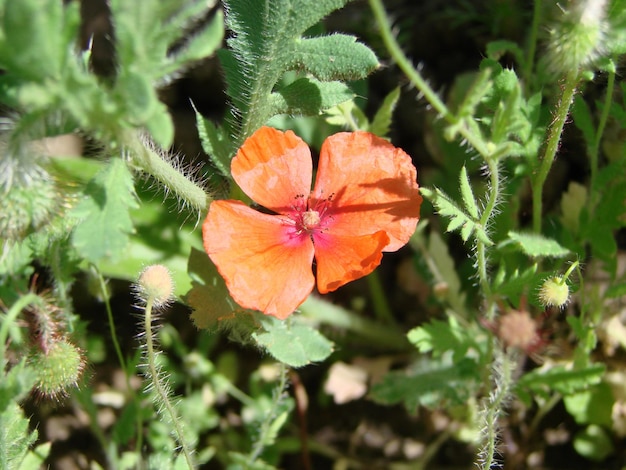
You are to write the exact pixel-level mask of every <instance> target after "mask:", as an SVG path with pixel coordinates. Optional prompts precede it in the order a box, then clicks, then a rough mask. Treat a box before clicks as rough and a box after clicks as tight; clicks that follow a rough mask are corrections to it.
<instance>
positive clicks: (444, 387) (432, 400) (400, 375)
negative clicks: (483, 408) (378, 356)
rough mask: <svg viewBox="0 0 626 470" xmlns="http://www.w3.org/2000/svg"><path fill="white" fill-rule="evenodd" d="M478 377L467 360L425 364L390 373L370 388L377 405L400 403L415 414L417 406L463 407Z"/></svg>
mask: <svg viewBox="0 0 626 470" xmlns="http://www.w3.org/2000/svg"><path fill="white" fill-rule="evenodd" d="M479 376H480V371H479V367H478V364H477V363H475V362H474V361H473V360H471V359H469V358H464V359H461V360H460V361H458V362H456V363H450V362H439V361H433V360H429V361H428V362H424V363H422V364H421V365H418V367H415V368H413V369H412V370H408V371H400V372H390V373H388V374H387V375H385V376H384V377H383V379H382V380H381V381H380V382H378V383H376V384H375V385H373V386H372V388H371V390H370V397H371V398H372V399H373V400H374V401H375V402H377V403H382V404H385V405H394V404H399V403H402V404H404V406H405V407H406V408H407V409H408V410H409V411H410V412H415V411H416V410H417V408H418V407H419V406H426V407H429V408H436V407H442V406H444V407H445V406H449V405H459V404H462V403H464V402H465V401H466V400H467V399H468V398H469V397H470V396H472V394H473V393H474V389H475V387H476V381H477V379H478V377H479Z"/></svg>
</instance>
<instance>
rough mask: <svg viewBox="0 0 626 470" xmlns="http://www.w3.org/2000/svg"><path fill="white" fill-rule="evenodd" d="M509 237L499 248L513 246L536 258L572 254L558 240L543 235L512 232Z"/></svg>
mask: <svg viewBox="0 0 626 470" xmlns="http://www.w3.org/2000/svg"><path fill="white" fill-rule="evenodd" d="M508 237H509V238H508V240H505V241H504V242H502V243H501V244H500V246H499V247H504V246H508V245H512V246H514V247H515V248H516V249H518V250H520V251H521V252H522V253H524V254H526V255H528V256H532V257H536V258H539V257H553V258H560V257H563V256H567V255H569V254H570V251H569V250H568V249H567V248H564V247H562V246H561V245H560V244H559V243H558V242H557V241H556V240H552V239H550V238H546V237H544V236H543V235H538V234H535V233H518V232H512V231H511V232H509V233H508Z"/></svg>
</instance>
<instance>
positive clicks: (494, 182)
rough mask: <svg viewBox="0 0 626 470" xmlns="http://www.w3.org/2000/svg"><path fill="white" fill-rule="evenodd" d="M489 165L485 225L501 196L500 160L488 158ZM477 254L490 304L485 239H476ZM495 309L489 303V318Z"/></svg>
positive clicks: (484, 293) (482, 223)
mask: <svg viewBox="0 0 626 470" xmlns="http://www.w3.org/2000/svg"><path fill="white" fill-rule="evenodd" d="M486 161H487V166H488V167H489V179H490V183H491V187H490V190H489V198H488V199H487V204H486V205H485V209H484V210H483V213H482V215H481V217H480V224H481V225H482V226H483V227H486V225H487V224H488V223H489V221H490V220H491V217H492V216H493V212H494V209H495V207H496V204H497V203H498V199H499V197H500V167H499V165H498V161H497V160H495V159H493V158H487V159H486ZM476 255H477V269H478V279H479V280H480V286H481V289H482V292H483V295H484V296H485V298H486V299H487V300H488V302H489V304H491V300H490V298H491V283H490V281H489V272H488V265H489V263H488V260H487V245H486V244H485V242H484V241H482V240H480V239H478V238H477V239H476ZM493 312H494V310H493V309H492V308H491V306H490V305H489V306H488V308H487V319H488V320H492V319H493V318H490V317H491V316H492V314H493Z"/></svg>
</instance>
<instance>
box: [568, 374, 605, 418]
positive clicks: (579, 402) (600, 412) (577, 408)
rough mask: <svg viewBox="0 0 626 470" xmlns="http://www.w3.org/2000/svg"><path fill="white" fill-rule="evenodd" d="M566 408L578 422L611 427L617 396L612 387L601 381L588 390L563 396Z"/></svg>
mask: <svg viewBox="0 0 626 470" xmlns="http://www.w3.org/2000/svg"><path fill="white" fill-rule="evenodd" d="M563 403H564V404H565V409H566V410H567V412H568V413H569V414H570V415H571V416H572V417H573V418H574V419H575V420H576V422H577V423H578V424H597V425H599V426H608V427H611V426H612V424H613V419H612V418H611V412H612V409H613V404H614V403H615V397H614V396H613V391H612V390H611V387H610V386H609V385H608V384H607V383H605V382H600V383H599V384H597V385H594V386H593V387H590V388H589V389H587V390H583V391H581V392H578V393H575V394H573V395H568V396H566V397H564V398H563Z"/></svg>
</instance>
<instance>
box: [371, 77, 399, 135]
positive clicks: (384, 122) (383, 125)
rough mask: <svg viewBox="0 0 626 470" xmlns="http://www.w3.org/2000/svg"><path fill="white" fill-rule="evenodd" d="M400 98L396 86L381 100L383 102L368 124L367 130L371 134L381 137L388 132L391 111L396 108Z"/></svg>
mask: <svg viewBox="0 0 626 470" xmlns="http://www.w3.org/2000/svg"><path fill="white" fill-rule="evenodd" d="M399 99H400V87H396V88H394V89H393V90H391V92H389V94H388V95H387V96H385V99H384V100H383V104H382V105H381V106H380V108H378V111H376V114H375V115H374V119H372V122H371V124H370V125H369V126H368V128H367V130H368V131H370V132H371V133H372V134H376V135H378V136H381V137H386V136H387V134H389V128H390V127H391V118H392V115H393V111H394V110H395V109H396V105H397V104H398V100H399Z"/></svg>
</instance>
